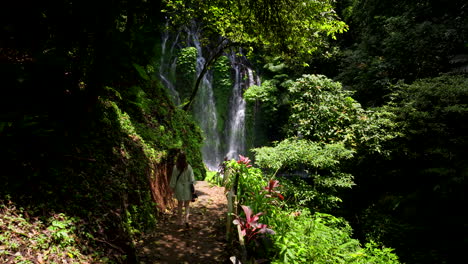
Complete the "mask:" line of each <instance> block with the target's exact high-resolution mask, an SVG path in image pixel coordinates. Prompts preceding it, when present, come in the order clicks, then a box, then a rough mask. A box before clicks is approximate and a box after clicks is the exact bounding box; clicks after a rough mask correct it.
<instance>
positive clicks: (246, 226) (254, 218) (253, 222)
mask: <svg viewBox="0 0 468 264" xmlns="http://www.w3.org/2000/svg"><path fill="white" fill-rule="evenodd" d="M241 207H242V210H244V213H245V219H243V218H240V217H239V216H237V219H235V220H234V221H233V223H234V224H235V225H240V227H241V235H242V236H243V237H244V240H245V243H246V244H248V243H249V242H250V241H252V240H254V239H255V238H256V236H257V235H258V234H264V233H267V234H274V233H275V232H274V231H273V230H271V229H269V228H267V225H265V224H261V223H259V222H258V219H259V217H260V215H262V214H263V213H262V212H260V213H257V214H255V215H253V212H252V209H250V207H248V206H246V205H241Z"/></svg>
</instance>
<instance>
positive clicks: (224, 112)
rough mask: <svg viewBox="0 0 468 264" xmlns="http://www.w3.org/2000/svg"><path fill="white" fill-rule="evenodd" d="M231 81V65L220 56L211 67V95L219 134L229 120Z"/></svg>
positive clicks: (225, 58)
mask: <svg viewBox="0 0 468 264" xmlns="http://www.w3.org/2000/svg"><path fill="white" fill-rule="evenodd" d="M232 85H233V81H232V79H231V63H230V62H229V59H228V57H226V56H221V57H220V58H219V59H218V60H217V61H216V62H215V63H214V65H213V95H214V97H215V100H216V112H217V117H218V127H217V129H218V131H219V132H220V133H221V132H222V131H223V130H224V129H225V126H226V121H227V119H228V118H229V116H228V113H229V111H228V110H229V98H230V97H231V94H230V93H231V89H232Z"/></svg>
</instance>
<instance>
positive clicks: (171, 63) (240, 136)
mask: <svg viewBox="0 0 468 264" xmlns="http://www.w3.org/2000/svg"><path fill="white" fill-rule="evenodd" d="M182 35H183V36H185V37H182ZM182 40H184V41H182ZM189 46H191V47H195V48H196V49H197V61H196V73H197V76H198V75H199V73H200V72H201V71H202V69H203V66H204V64H205V62H206V59H205V58H204V57H203V49H202V46H201V43H200V32H199V30H198V28H197V25H196V24H192V25H191V27H190V28H185V29H184V31H181V32H179V33H178V34H176V35H175V36H171V35H170V34H169V33H168V32H167V31H165V32H163V34H162V36H161V58H160V65H159V77H160V80H161V82H162V84H163V85H164V86H165V87H166V88H167V89H168V91H169V92H170V94H171V96H172V97H173V100H174V103H176V104H180V100H181V99H180V97H179V93H178V92H177V90H176V88H175V87H176V85H175V82H176V79H177V78H176V66H177V57H176V55H175V51H177V49H178V48H181V47H189ZM240 53H241V52H240ZM227 56H228V57H229V60H230V62H231V66H232V69H233V76H232V78H233V80H234V85H233V87H232V93H231V96H230V99H229V107H228V109H229V110H228V111H229V113H226V115H227V118H228V120H226V123H225V127H224V132H223V133H220V132H219V131H218V130H217V127H218V119H219V118H218V116H217V111H216V100H215V99H216V98H214V93H213V88H215V87H213V85H212V83H213V73H212V71H208V72H207V73H206V74H205V76H204V77H203V79H202V82H201V84H200V88H199V90H198V94H197V96H196V98H195V101H194V103H193V105H192V107H193V111H192V114H193V116H194V119H195V120H196V122H197V123H198V125H199V126H200V128H201V130H202V131H203V135H204V142H203V146H202V149H201V151H202V155H203V162H204V163H205V165H206V166H207V168H208V169H210V170H217V169H218V166H219V164H220V163H221V162H222V161H223V158H224V157H227V158H228V159H238V157H239V156H238V155H239V154H241V155H245V151H246V149H245V144H246V142H245V134H246V132H245V111H246V102H245V100H244V99H243V97H242V95H243V92H244V90H245V89H247V88H248V87H250V86H251V85H259V83H260V81H259V78H258V76H257V77H255V76H254V73H253V71H252V69H251V68H249V67H248V66H247V59H246V58H245V56H243V55H238V54H236V53H235V52H231V53H229V54H227ZM222 139H223V140H225V141H223V142H222ZM222 143H223V144H222ZM223 153H226V154H225V155H222V154H223Z"/></svg>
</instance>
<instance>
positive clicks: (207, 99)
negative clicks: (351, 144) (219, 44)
mask: <svg viewBox="0 0 468 264" xmlns="http://www.w3.org/2000/svg"><path fill="white" fill-rule="evenodd" d="M188 36H189V37H188V39H189V40H190V42H191V43H189V44H190V45H193V46H194V47H195V48H196V49H197V64H196V72H197V76H198V75H199V74H200V72H201V71H202V70H203V66H204V64H205V62H206V60H205V58H204V57H203V51H202V47H201V44H200V40H199V37H200V34H199V32H198V30H196V27H195V26H192V30H189V32H188ZM212 80H213V75H212V72H211V71H208V72H207V73H206V74H205V75H204V76H203V79H202V81H201V84H200V88H199V91H198V94H197V96H196V98H195V101H194V105H193V115H194V117H195V119H196V120H197V121H198V124H199V126H200V128H201V129H202V131H203V132H204V136H205V141H204V144H203V147H202V154H203V162H204V163H205V165H206V166H207V167H208V169H210V170H217V168H218V165H219V164H220V162H221V149H220V146H221V143H220V134H219V133H218V131H217V129H216V128H217V124H218V117H217V114H216V105H215V99H214V96H213V86H212Z"/></svg>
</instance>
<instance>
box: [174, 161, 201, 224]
mask: <svg viewBox="0 0 468 264" xmlns="http://www.w3.org/2000/svg"><path fill="white" fill-rule="evenodd" d="M194 182H195V177H194V176H193V170H192V167H191V166H190V164H188V162H187V156H186V155H185V153H184V152H182V153H180V154H179V156H178V157H177V161H176V165H174V168H173V170H172V176H171V181H170V183H169V186H170V187H171V189H172V191H173V192H174V196H175V198H176V199H177V224H178V225H182V224H184V222H185V224H186V225H187V226H188V222H189V213H190V201H191V200H192V190H191V186H192V184H194ZM182 207H184V209H185V216H184V218H183V219H182Z"/></svg>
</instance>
